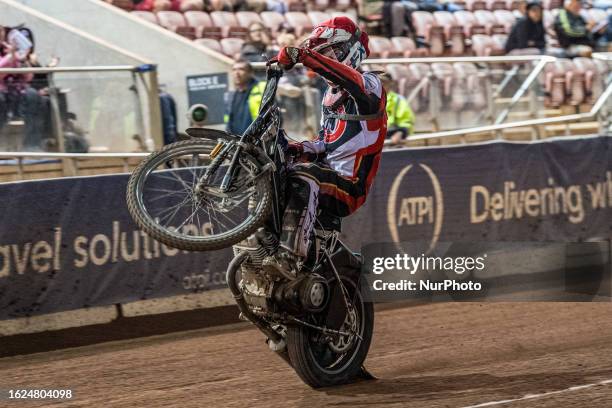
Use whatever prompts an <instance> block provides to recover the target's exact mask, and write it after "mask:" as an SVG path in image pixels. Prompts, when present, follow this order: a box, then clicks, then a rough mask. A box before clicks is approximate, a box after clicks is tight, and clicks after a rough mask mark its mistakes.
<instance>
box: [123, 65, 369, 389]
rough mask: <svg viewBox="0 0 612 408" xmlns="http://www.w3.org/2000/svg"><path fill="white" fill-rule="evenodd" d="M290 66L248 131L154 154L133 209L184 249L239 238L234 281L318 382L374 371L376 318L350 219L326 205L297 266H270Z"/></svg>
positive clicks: (151, 230)
mask: <svg viewBox="0 0 612 408" xmlns="http://www.w3.org/2000/svg"><path fill="white" fill-rule="evenodd" d="M282 75H283V71H282V70H281V69H280V68H279V67H278V66H276V65H270V66H269V67H268V70H267V84H266V87H265V91H264V94H263V99H262V103H261V107H260V110H259V114H258V117H257V118H256V119H255V120H254V121H253V123H252V124H251V126H250V127H249V128H248V129H247V130H246V131H245V133H244V134H243V135H233V134H229V133H226V132H223V131H219V130H213V129H204V128H190V129H187V131H186V133H187V134H188V135H189V139H187V140H182V141H179V142H176V143H173V144H170V145H167V146H165V147H164V148H163V149H162V150H160V151H158V152H155V153H153V154H151V155H150V156H149V157H148V158H146V159H145V160H144V161H143V162H142V163H141V164H140V165H139V166H138V168H136V169H135V170H134V172H133V173H132V175H131V177H130V180H129V183H128V188H127V203H128V208H129V211H130V214H131V215H132V217H133V218H134V220H135V222H136V223H137V224H138V225H139V227H140V228H141V229H142V230H144V231H145V232H146V233H148V234H149V235H150V236H151V237H153V238H155V239H156V240H158V241H160V242H161V243H163V244H165V245H167V246H170V247H174V248H178V249H183V250H190V251H211V250H218V249H222V248H227V247H230V246H233V253H234V258H233V260H232V261H231V262H230V264H229V266H228V269H227V283H228V286H229V289H230V290H231V292H232V294H233V296H234V298H235V300H236V303H237V304H238V308H239V310H240V315H241V318H243V319H245V320H248V321H250V322H251V323H253V324H254V325H255V326H256V327H257V328H258V329H259V330H261V331H262V332H263V333H264V334H265V336H266V338H267V340H266V341H267V343H268V345H269V347H270V349H271V350H273V351H274V352H276V353H277V354H278V355H279V356H281V357H282V358H283V359H284V360H285V361H286V362H287V363H288V364H289V365H291V367H293V369H294V370H295V371H296V372H297V374H298V375H299V376H300V378H301V379H302V380H303V381H304V382H305V383H307V384H308V385H310V386H312V387H324V386H331V385H337V384H344V383H349V382H352V381H354V380H355V379H357V378H358V377H367V376H368V374H367V371H365V370H364V369H363V362H364V360H365V358H366V355H367V353H368V349H369V347H370V342H371V339H372V331H373V326H374V311H373V306H372V303H370V302H366V301H365V300H364V296H363V293H362V289H361V286H360V270H361V257H360V255H359V254H356V253H354V252H353V251H351V250H350V249H349V248H348V247H347V246H346V245H344V244H343V242H342V241H341V240H340V239H339V234H340V229H341V220H340V219H339V218H336V217H333V216H330V215H329V214H324V213H319V214H318V216H317V221H316V224H315V225H316V227H315V231H314V234H315V236H314V237H313V241H312V242H313V244H312V245H311V250H310V254H309V256H308V257H307V259H306V260H305V261H304V263H303V265H302V267H301V268H300V271H299V272H298V273H295V272H291V271H286V272H284V273H280V274H274V275H272V274H270V273H267V272H265V271H264V270H263V268H262V261H263V259H264V258H265V257H266V256H268V255H270V254H273V253H274V252H276V250H277V248H278V246H279V237H280V233H281V228H282V215H283V210H284V202H285V184H286V179H287V177H286V174H287V168H288V166H290V165H291V158H289V157H288V156H287V155H286V154H285V149H286V146H287V139H286V134H285V132H284V131H283V130H282V128H281V116H280V110H279V107H278V106H277V105H276V102H275V96H276V90H277V85H278V81H279V79H280V78H281V76H282Z"/></svg>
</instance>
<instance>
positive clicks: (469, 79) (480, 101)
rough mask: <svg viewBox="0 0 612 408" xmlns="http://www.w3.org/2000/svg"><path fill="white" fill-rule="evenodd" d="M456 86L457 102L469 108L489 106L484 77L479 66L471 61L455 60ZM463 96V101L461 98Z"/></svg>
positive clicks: (478, 108) (476, 108)
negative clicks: (479, 70)
mask: <svg viewBox="0 0 612 408" xmlns="http://www.w3.org/2000/svg"><path fill="white" fill-rule="evenodd" d="M453 69H454V71H455V86H454V90H453V93H454V94H456V96H455V98H457V99H458V101H457V102H456V103H457V104H462V105H463V106H464V107H467V108H469V109H472V110H475V111H480V110H482V109H484V108H486V106H487V91H486V88H485V86H484V83H485V82H484V81H483V77H482V76H481V75H480V74H479V72H478V68H477V67H476V65H475V64H473V63H471V62H455V63H454V64H453ZM460 98H463V101H461V100H460Z"/></svg>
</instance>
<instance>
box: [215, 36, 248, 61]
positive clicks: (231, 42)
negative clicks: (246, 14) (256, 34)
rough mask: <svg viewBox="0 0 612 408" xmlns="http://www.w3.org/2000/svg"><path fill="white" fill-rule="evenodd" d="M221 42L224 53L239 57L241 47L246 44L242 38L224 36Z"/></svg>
mask: <svg viewBox="0 0 612 408" xmlns="http://www.w3.org/2000/svg"><path fill="white" fill-rule="evenodd" d="M220 42H221V50H222V51H223V53H224V54H225V55H227V56H228V57H231V58H237V57H238V56H239V55H240V49H241V48H242V44H244V40H243V39H242V38H224V39H222V40H221V41H220Z"/></svg>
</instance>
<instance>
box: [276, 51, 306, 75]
mask: <svg viewBox="0 0 612 408" xmlns="http://www.w3.org/2000/svg"><path fill="white" fill-rule="evenodd" d="M276 59H277V61H278V63H279V65H280V66H281V68H282V69H284V70H290V69H291V68H293V66H294V65H295V64H297V63H298V62H301V59H302V50H301V49H300V48H296V47H283V48H281V50H280V51H279V52H278V55H277V56H276Z"/></svg>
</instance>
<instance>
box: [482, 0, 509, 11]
mask: <svg viewBox="0 0 612 408" xmlns="http://www.w3.org/2000/svg"><path fill="white" fill-rule="evenodd" d="M486 3H487V9H488V10H491V11H495V10H507V9H508V2H507V1H506V0H486Z"/></svg>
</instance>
